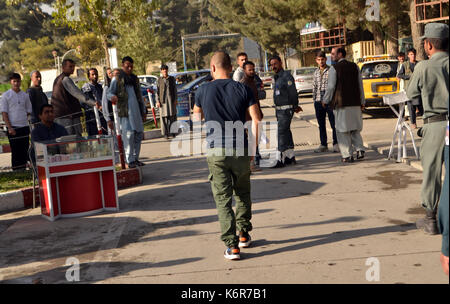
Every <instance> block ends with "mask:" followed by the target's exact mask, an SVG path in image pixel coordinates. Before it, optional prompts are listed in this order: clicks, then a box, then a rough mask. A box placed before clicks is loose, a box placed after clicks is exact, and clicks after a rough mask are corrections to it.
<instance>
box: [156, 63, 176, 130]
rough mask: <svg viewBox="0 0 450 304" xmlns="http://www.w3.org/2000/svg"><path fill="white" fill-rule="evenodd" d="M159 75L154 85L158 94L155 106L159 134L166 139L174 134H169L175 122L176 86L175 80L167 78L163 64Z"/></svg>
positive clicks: (171, 77) (166, 69) (167, 70)
mask: <svg viewBox="0 0 450 304" xmlns="http://www.w3.org/2000/svg"><path fill="white" fill-rule="evenodd" d="M161 75H162V77H160V78H159V79H158V82H157V84H156V87H157V92H158V102H157V103H156V106H157V107H158V108H159V109H160V115H161V124H162V128H161V133H162V135H163V136H165V137H166V138H169V135H172V137H175V134H174V133H170V126H171V125H172V123H173V122H174V121H176V120H177V86H176V82H175V78H174V77H173V76H169V67H168V66H167V65H165V64H163V65H162V66H161Z"/></svg>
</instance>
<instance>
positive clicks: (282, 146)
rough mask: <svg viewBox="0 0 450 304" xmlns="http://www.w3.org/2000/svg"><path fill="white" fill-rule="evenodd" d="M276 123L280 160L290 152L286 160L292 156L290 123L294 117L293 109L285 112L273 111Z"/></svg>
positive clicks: (292, 145) (292, 144)
mask: <svg viewBox="0 0 450 304" xmlns="http://www.w3.org/2000/svg"><path fill="white" fill-rule="evenodd" d="M275 114H276V117H277V121H278V151H280V152H281V154H282V156H281V157H282V159H283V160H284V156H286V155H285V154H286V153H287V152H288V151H292V152H291V153H289V154H292V155H288V158H291V157H293V156H294V152H293V151H294V140H293V138H292V132H291V122H292V117H293V116H294V110H293V109H286V110H276V111H275Z"/></svg>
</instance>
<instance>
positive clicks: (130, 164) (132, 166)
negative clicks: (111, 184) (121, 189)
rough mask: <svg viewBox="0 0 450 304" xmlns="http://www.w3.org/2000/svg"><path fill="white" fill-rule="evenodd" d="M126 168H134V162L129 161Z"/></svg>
mask: <svg viewBox="0 0 450 304" xmlns="http://www.w3.org/2000/svg"><path fill="white" fill-rule="evenodd" d="M128 168H129V169H133V168H136V162H132V163H129V164H128Z"/></svg>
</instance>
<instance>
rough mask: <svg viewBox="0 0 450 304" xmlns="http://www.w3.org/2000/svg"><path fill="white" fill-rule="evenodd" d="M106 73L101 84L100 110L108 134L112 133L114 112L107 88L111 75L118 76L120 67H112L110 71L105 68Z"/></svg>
mask: <svg viewBox="0 0 450 304" xmlns="http://www.w3.org/2000/svg"><path fill="white" fill-rule="evenodd" d="M106 71H107V74H106V76H105V85H104V86H103V94H102V112H103V117H104V118H105V120H106V124H107V125H108V134H114V128H115V127H114V113H113V108H112V103H111V100H110V99H108V96H107V95H108V90H109V87H110V86H111V81H112V79H113V77H118V76H119V74H120V69H114V71H112V70H111V69H110V68H108V69H106Z"/></svg>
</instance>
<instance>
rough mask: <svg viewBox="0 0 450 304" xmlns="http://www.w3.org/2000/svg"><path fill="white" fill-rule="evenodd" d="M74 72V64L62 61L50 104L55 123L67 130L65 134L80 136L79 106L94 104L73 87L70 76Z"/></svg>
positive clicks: (94, 104) (66, 60) (93, 105)
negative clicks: (60, 71)
mask: <svg viewBox="0 0 450 304" xmlns="http://www.w3.org/2000/svg"><path fill="white" fill-rule="evenodd" d="M74 71H75V62H74V61H73V60H72V59H64V60H63V62H62V73H61V75H59V76H58V77H56V79H55V81H54V82H53V92H52V99H51V103H52V105H53V110H54V112H55V118H56V122H57V123H59V124H60V125H62V126H64V127H65V128H66V129H67V133H69V134H76V135H78V136H81V135H82V131H83V129H82V127H81V120H80V117H81V114H82V113H81V105H80V103H85V104H87V105H89V106H91V107H95V106H96V102H95V101H94V100H92V99H89V98H87V97H86V96H85V95H84V94H83V92H82V91H81V90H80V89H79V88H78V87H77V86H76V85H75V83H74V82H73V80H72V79H71V78H70V75H72V74H73V72H74Z"/></svg>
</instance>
